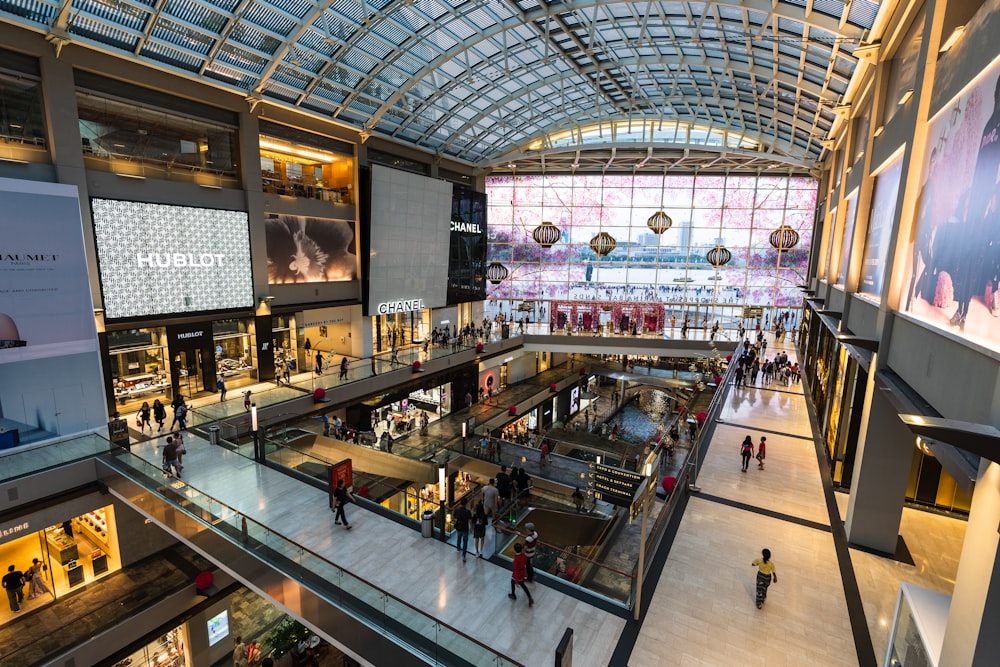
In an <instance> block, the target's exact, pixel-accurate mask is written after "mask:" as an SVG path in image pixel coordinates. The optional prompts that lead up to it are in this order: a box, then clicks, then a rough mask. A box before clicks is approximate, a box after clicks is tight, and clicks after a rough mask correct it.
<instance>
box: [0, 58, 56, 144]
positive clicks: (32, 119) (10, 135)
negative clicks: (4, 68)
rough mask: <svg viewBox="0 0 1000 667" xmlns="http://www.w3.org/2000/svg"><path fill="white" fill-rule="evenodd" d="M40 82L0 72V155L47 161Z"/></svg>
mask: <svg viewBox="0 0 1000 667" xmlns="http://www.w3.org/2000/svg"><path fill="white" fill-rule="evenodd" d="M41 88H42V87H41V83H40V82H39V81H38V80H36V79H33V78H30V77H26V76H13V75H10V74H0V157H4V158H7V159H11V160H26V161H29V162H48V159H49V154H48V151H47V150H46V147H45V143H46V142H45V115H44V114H43V113H42V89H41Z"/></svg>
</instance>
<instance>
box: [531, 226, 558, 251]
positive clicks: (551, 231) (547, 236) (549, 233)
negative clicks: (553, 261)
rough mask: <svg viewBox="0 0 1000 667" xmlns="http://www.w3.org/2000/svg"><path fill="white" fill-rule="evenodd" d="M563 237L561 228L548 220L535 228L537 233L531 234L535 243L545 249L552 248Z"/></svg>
mask: <svg viewBox="0 0 1000 667" xmlns="http://www.w3.org/2000/svg"><path fill="white" fill-rule="evenodd" d="M561 236H562V233H561V232H560V231H559V228H558V227H556V226H555V225H553V224H552V223H551V222H549V221H548V220H546V221H545V222H543V223H542V224H540V225H538V226H537V227H535V231H533V232H531V238H533V239H535V243H537V244H538V245H540V246H542V247H543V248H551V247H552V246H554V245H555V244H556V242H558V241H559V238H560V237H561Z"/></svg>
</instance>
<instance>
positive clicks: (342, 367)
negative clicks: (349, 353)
mask: <svg viewBox="0 0 1000 667" xmlns="http://www.w3.org/2000/svg"><path fill="white" fill-rule="evenodd" d="M349 363H350V362H349V361H347V357H344V358H343V359H341V360H340V379H341V380H346V379H347V365H348V364H349Z"/></svg>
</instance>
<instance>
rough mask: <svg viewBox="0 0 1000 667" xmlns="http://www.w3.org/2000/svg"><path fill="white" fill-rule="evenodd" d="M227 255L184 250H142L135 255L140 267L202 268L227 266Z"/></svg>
mask: <svg viewBox="0 0 1000 667" xmlns="http://www.w3.org/2000/svg"><path fill="white" fill-rule="evenodd" d="M225 257H226V256H225V255H223V254H222V253H204V254H201V255H195V254H193V253H184V252H145V253H143V252H140V253H138V254H137V255H136V256H135V259H136V262H137V263H138V265H139V266H140V267H144V266H145V267H149V268H151V269H152V268H154V267H155V268H159V269H167V268H171V267H173V268H178V269H180V268H189V267H190V268H202V267H210V266H225V263H224V261H223V260H224V259H225Z"/></svg>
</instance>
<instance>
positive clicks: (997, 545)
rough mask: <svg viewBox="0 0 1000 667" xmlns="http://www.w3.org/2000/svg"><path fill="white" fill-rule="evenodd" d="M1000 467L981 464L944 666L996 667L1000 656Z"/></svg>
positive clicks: (946, 638) (943, 654) (950, 614)
mask: <svg viewBox="0 0 1000 667" xmlns="http://www.w3.org/2000/svg"><path fill="white" fill-rule="evenodd" d="M998 526H1000V465H997V464H996V463H991V462H989V461H983V463H982V465H981V466H980V468H979V480H978V481H977V482H976V490H975V492H974V493H973V495H972V509H971V511H970V512H969V526H968V528H966V530H965V542H964V543H963V544H962V556H961V559H960V560H959V563H958V575H957V576H956V577H955V592H954V593H953V594H952V598H951V608H950V609H949V611H948V624H947V626H946V628H945V633H944V642H943V645H942V647H941V660H940V661H939V662H938V664H939V665H940V667H987V665H988V666H990V667H993V665H996V664H997V661H998V659H1000V658H998V656H1000V633H998V632H997V631H996V630H997V628H998V627H1000V576H998V574H1000V571H998V569H1000V568H998V563H1000V533H998Z"/></svg>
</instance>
